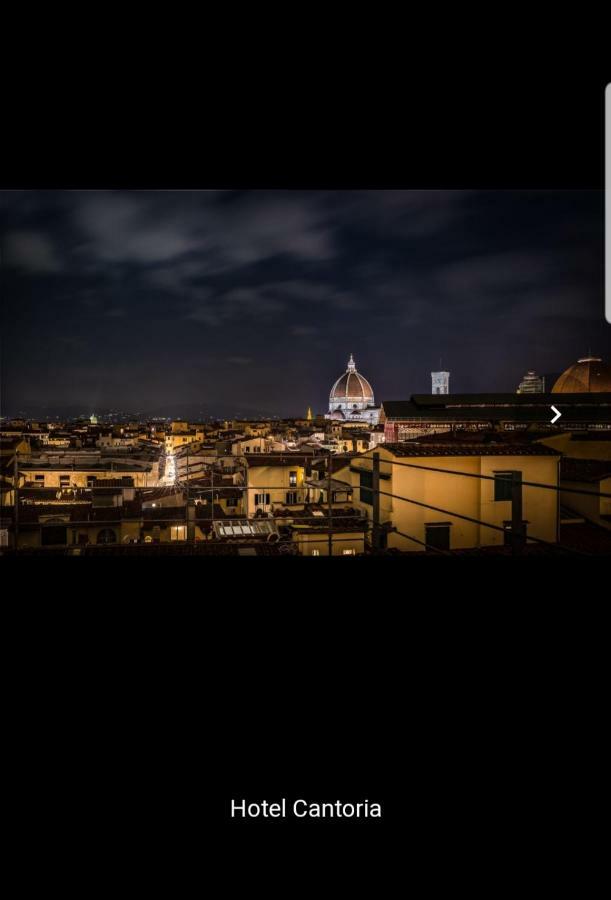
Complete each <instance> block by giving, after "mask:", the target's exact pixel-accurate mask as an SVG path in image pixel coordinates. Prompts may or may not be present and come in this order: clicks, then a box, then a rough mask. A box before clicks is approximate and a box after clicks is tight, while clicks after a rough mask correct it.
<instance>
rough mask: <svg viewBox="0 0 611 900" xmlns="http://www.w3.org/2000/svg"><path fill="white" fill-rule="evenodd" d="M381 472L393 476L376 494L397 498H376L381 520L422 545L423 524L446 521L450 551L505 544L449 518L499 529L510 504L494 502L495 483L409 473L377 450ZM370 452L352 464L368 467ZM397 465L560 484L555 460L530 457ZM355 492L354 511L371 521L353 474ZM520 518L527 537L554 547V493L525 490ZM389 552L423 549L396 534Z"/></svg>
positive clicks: (490, 532) (497, 535)
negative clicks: (507, 474) (511, 473)
mask: <svg viewBox="0 0 611 900" xmlns="http://www.w3.org/2000/svg"><path fill="white" fill-rule="evenodd" d="M379 452H380V460H381V464H380V471H381V473H389V474H391V479H390V480H388V481H385V480H383V479H381V480H380V490H381V491H382V492H385V493H386V494H394V495H397V497H396V498H391V497H389V496H385V495H384V493H383V494H382V495H381V497H380V521H381V522H390V523H391V524H392V525H393V526H395V527H396V528H397V529H398V530H399V531H402V532H404V533H406V534H409V535H411V536H412V537H414V538H417V539H419V540H420V541H424V540H425V525H426V523H433V522H450V523H452V527H451V530H450V548H451V549H462V548H469V547H479V546H491V545H495V544H503V542H504V534H503V533H502V532H501V531H496V530H494V529H491V528H485V527H484V526H480V525H478V524H476V523H474V522H469V521H467V520H465V519H461V518H459V517H458V516H453V515H451V514H449V513H452V512H455V513H461V514H462V515H465V516H469V517H472V518H474V519H480V520H481V521H484V522H490V523H491V524H493V525H498V526H500V527H502V526H503V522H504V521H508V520H511V502H510V501H494V482H493V481H484V480H481V479H479V478H468V477H461V476H459V475H444V474H443V473H439V472H424V471H423V470H421V469H410V468H405V467H403V466H391V465H389V463H388V462H386V461H385V460H389V459H392V458H393V457H392V455H391V454H390V453H389V451H385V450H384V449H383V448H380V451H379ZM371 457H372V451H370V452H369V453H368V454H366V455H365V456H362V457H359V459H358V461H356V462H355V464H356V465H358V466H359V467H362V468H371ZM397 462H400V463H407V462H409V463H412V464H415V465H421V466H427V467H433V468H441V469H444V468H445V469H451V470H453V471H457V472H465V473H470V474H482V475H489V476H493V475H494V472H495V471H497V472H499V471H508V470H511V469H516V470H518V471H521V472H522V479H523V480H525V481H540V482H545V483H548V484H557V483H558V458H556V457H529V456H515V457H514V456H483V457H478V456H465V457H459V456H452V457H429V456H427V457H401V458H400V457H397ZM351 479H352V482H353V485H354V486H355V490H354V506H356V507H357V508H359V509H363V510H364V511H366V512H367V516H368V518H369V519H371V517H372V511H373V508H372V506H369V505H368V504H363V503H361V501H360V490H359V489H358V484H359V475H358V474H357V473H351ZM398 497H409V498H410V499H412V500H415V501H418V502H420V503H424V504H427V505H428V506H435V507H438V509H442V510H447V511H449V512H439V511H437V510H433V509H429V508H427V507H424V506H418V505H416V504H414V503H408V502H407V501H405V500H401V499H397V498H398ZM522 497H523V500H522V502H523V518H524V519H526V520H528V522H529V523H530V524H529V525H528V534H530V535H533V536H535V537H539V538H542V539H544V540H547V541H550V542H555V541H556V539H557V538H556V535H557V500H558V495H557V492H555V491H547V490H541V489H538V488H529V487H524V488H523V492H522ZM388 547H389V548H391V547H395V548H397V549H400V550H412V551H422V549H423V547H422V546H421V545H420V544H417V543H416V542H414V541H410V540H409V539H407V538H404V537H401V536H400V535H397V534H394V533H392V532H391V533H390V534H389V535H388Z"/></svg>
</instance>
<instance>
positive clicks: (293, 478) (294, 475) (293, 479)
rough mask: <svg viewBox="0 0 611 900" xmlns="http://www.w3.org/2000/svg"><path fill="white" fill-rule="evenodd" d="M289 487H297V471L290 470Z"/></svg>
mask: <svg viewBox="0 0 611 900" xmlns="http://www.w3.org/2000/svg"><path fill="white" fill-rule="evenodd" d="M289 487H297V472H289Z"/></svg>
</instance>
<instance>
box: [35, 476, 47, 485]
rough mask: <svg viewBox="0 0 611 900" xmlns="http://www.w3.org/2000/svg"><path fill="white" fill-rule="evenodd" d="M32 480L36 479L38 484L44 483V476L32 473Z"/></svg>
mask: <svg viewBox="0 0 611 900" xmlns="http://www.w3.org/2000/svg"><path fill="white" fill-rule="evenodd" d="M34 481H37V482H38V484H44V483H45V476H44V475H34Z"/></svg>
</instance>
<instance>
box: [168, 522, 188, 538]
mask: <svg viewBox="0 0 611 900" xmlns="http://www.w3.org/2000/svg"><path fill="white" fill-rule="evenodd" d="M186 539H187V526H186V525H172V526H171V528H170V540H171V541H186Z"/></svg>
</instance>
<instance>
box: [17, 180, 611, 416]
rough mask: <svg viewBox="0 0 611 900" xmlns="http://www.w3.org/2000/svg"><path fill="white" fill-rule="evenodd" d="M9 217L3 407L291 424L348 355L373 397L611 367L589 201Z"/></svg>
mask: <svg viewBox="0 0 611 900" xmlns="http://www.w3.org/2000/svg"><path fill="white" fill-rule="evenodd" d="M0 224H1V226H2V235H3V238H2V250H3V263H4V274H5V277H4V279H3V282H4V295H5V303H4V306H3V323H2V324H3V357H4V360H3V363H4V366H3V397H2V399H3V406H7V405H10V407H17V408H19V407H21V406H23V405H24V404H25V403H26V402H31V401H32V398H44V400H45V402H53V401H55V402H59V401H60V400H61V401H62V402H63V401H66V402H70V403H83V404H85V405H87V406H91V404H96V405H105V406H112V405H116V404H117V403H121V404H124V405H128V406H130V408H132V409H134V410H135V409H138V410H141V409H148V408H150V409H153V408H157V407H159V405H161V404H163V403H172V402H176V401H175V398H178V397H180V399H181V402H187V401H189V402H191V401H192V402H199V401H200V400H202V402H203V400H205V401H206V402H207V403H211V402H212V401H213V400H214V401H215V402H217V403H218V404H219V405H220V406H223V405H224V404H230V405H231V404H236V403H238V401H239V402H240V404H241V405H242V406H244V405H246V406H250V407H251V408H259V409H261V410H268V411H270V412H276V413H278V414H282V413H290V412H295V411H297V412H298V411H299V410H301V409H302V408H303V407H304V406H307V405H312V406H313V407H314V408H316V409H319V410H322V409H324V408H325V404H326V398H327V392H328V389H329V387H330V384H331V383H332V382H333V381H334V380H335V378H336V377H337V375H338V374H339V373H340V371H341V370H342V369H343V367H344V366H345V363H346V360H347V357H348V355H349V353H350V352H354V353H355V355H356V357H357V363H358V365H359V366H360V367H361V368H362V369H363V371H364V372H365V374H366V375H367V377H369V378H370V380H371V381H372V382H373V384H374V388H375V389H376V394H377V397H378V398H379V399H383V397H401V396H407V395H408V394H409V393H410V392H413V391H424V390H427V389H428V388H429V386H430V374H429V373H430V371H431V369H432V368H435V367H436V366H437V365H438V363H439V358H440V357H443V359H444V365H446V366H447V367H448V368H449V369H450V370H451V372H452V382H451V384H452V387H453V388H454V389H456V390H514V389H515V386H516V385H517V383H518V382H519V380H520V378H521V376H522V374H523V372H524V371H525V370H526V369H527V368H531V367H534V368H537V369H539V370H541V371H559V370H561V369H563V368H564V367H565V366H566V365H568V364H569V363H570V362H572V361H573V360H574V359H575V358H576V357H577V356H579V355H580V354H582V353H583V352H585V351H587V349H588V347H591V348H592V349H593V350H594V351H596V352H599V353H601V354H602V355H604V356H606V357H609V356H611V346H610V338H609V334H610V332H609V328H608V326H607V325H606V324H605V322H604V317H603V299H602V284H603V282H602V197H601V195H600V194H599V193H596V192H587V191H585V192H579V191H568V192H560V191H556V192H554V191H537V192H532V191H485V192H481V191H467V190H465V191H347V192H332V191H307V192H297V191H287V192H284V191H282V192H281V191H268V192H265V191H253V192H237V191H199V192H187V191H158V192H152V191H146V192H133V191H130V192H106V191H92V192H84V191H72V192H70V191H66V192H31V191H13V192H5V193H4V194H1V195H0ZM245 374H247V377H246V378H245Z"/></svg>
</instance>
